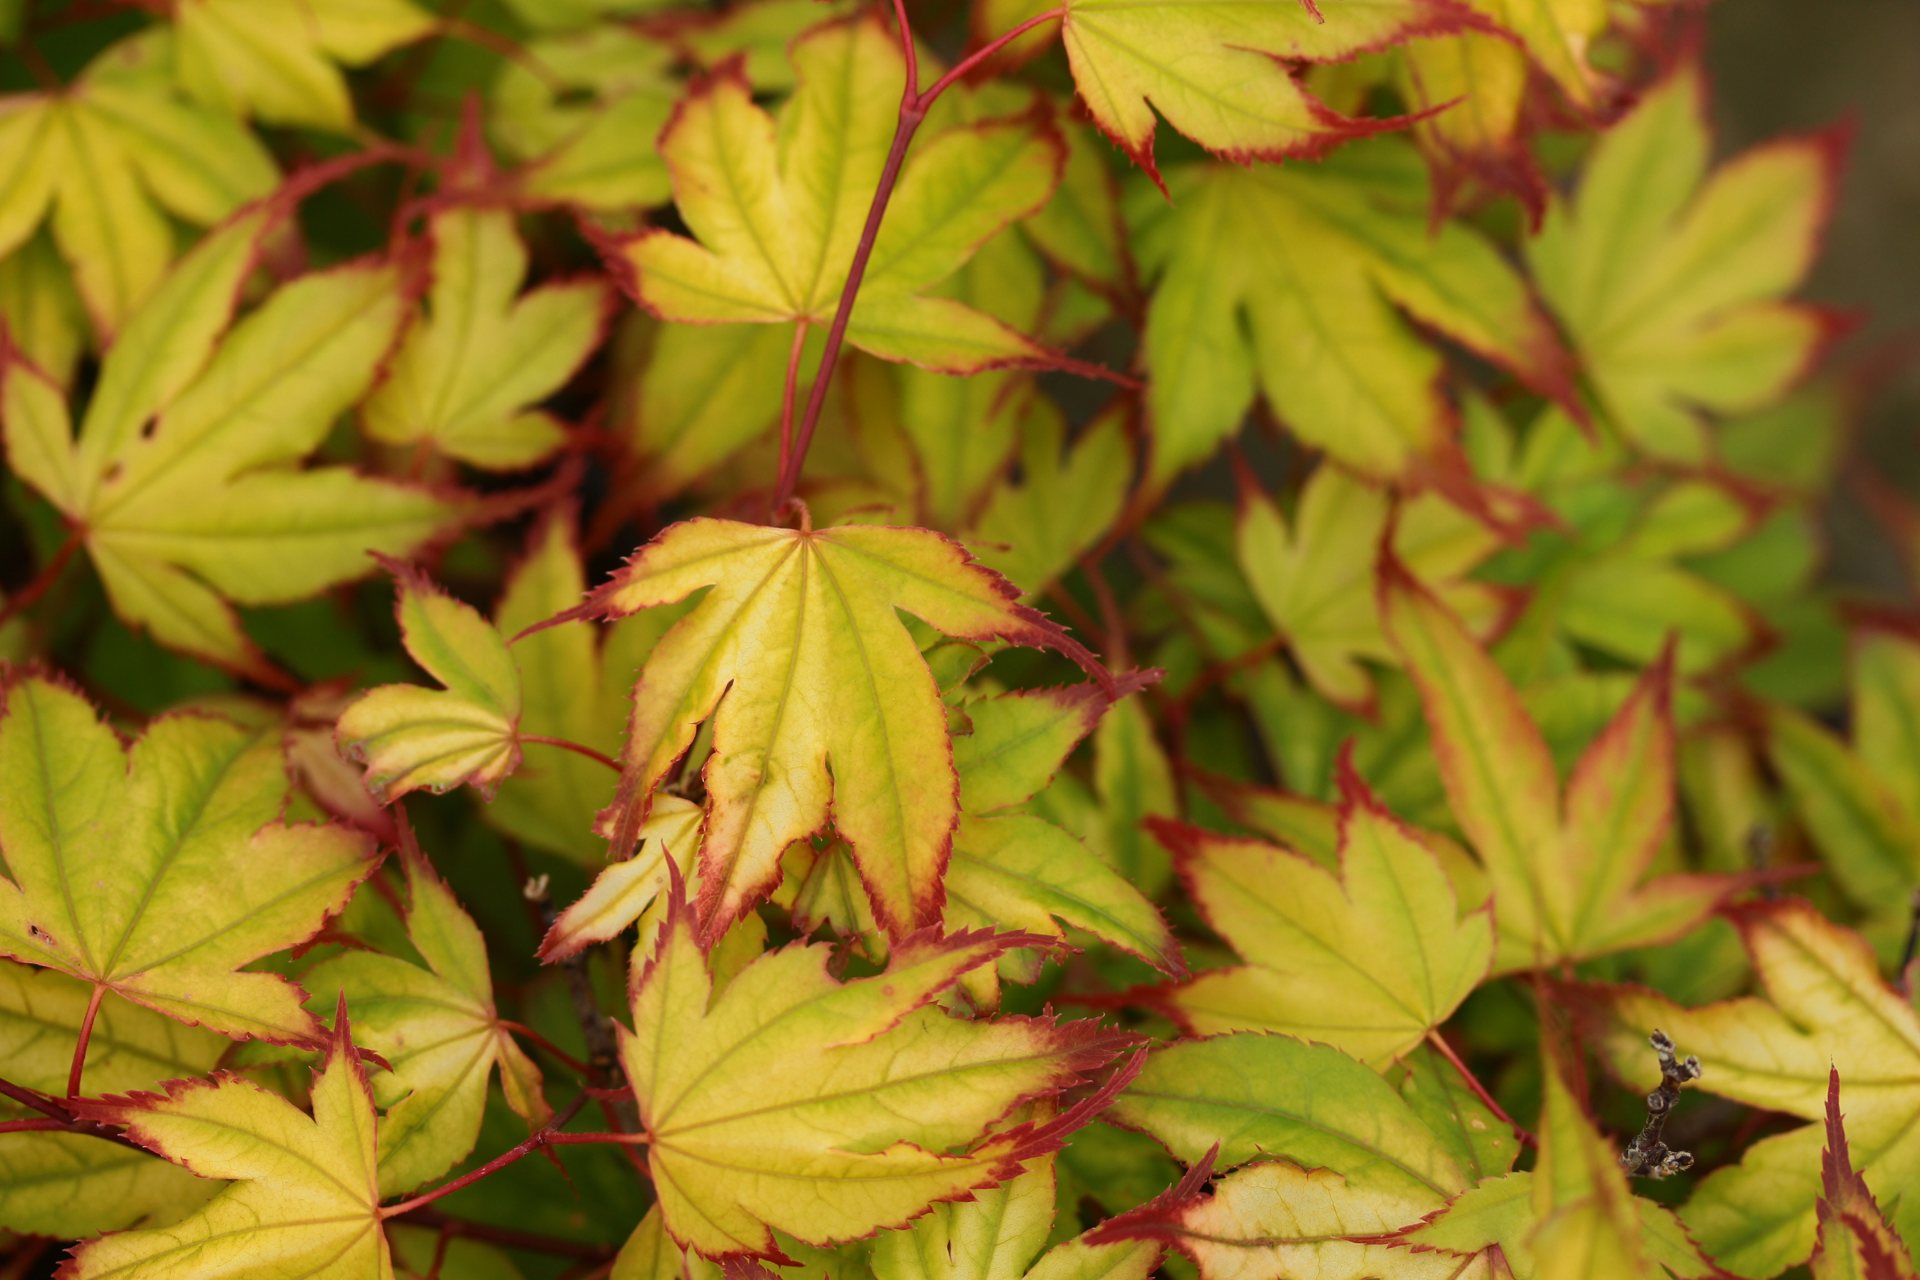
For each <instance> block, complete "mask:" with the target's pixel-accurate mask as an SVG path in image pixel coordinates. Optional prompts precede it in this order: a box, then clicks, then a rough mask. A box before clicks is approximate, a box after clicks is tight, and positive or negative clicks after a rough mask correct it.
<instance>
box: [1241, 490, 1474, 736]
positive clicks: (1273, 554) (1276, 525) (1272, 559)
mask: <svg viewBox="0 0 1920 1280" xmlns="http://www.w3.org/2000/svg"><path fill="white" fill-rule="evenodd" d="M1390 518H1391V520H1392V529H1393V549H1394V553H1395V554H1396V555H1397V556H1398V557H1399V559H1400V561H1401V563H1402V564H1403V565H1405V566H1406V568H1407V570H1408V571H1409V572H1410V573H1412V574H1414V575H1415V576H1416V577H1418V578H1420V580H1421V581H1423V582H1425V583H1427V584H1428V585H1429V587H1430V589H1432V590H1435V591H1437V592H1439V593H1441V594H1442V595H1443V596H1444V597H1445V598H1446V599H1447V600H1448V602H1449V603H1450V604H1451V605H1452V607H1453V608H1454V610H1455V611H1456V612H1457V613H1459V614H1461V615H1462V616H1463V617H1466V618H1468V619H1470V621H1471V624H1472V625H1473V627H1474V630H1475V631H1476V632H1484V631H1485V630H1487V629H1489V628H1490V627H1491V625H1492V624H1494V623H1495V622H1496V621H1497V620H1498V618H1499V616H1500V614H1501V613H1502V612H1503V609H1502V602H1501V600H1500V598H1499V596H1498V595H1497V594H1496V593H1494V592H1493V591H1492V590H1491V589H1489V588H1488V587H1486V586H1485V585H1484V584H1481V583H1476V582H1472V581H1469V580H1467V575H1468V574H1469V573H1471V572H1472V571H1473V569H1474V568H1475V567H1476V566H1477V565H1478V564H1479V563H1480V562H1481V561H1482V560H1484V559H1485V558H1486V557H1487V556H1488V555H1490V554H1491V553H1492V552H1493V551H1494V550H1495V549H1496V547H1497V546H1498V545H1499V539H1498V536H1497V535H1496V534H1494V533H1493V532H1492V531H1491V530H1490V529H1488V528H1487V527H1486V526H1485V525H1484V524H1482V523H1481V522H1480V521H1479V520H1477V519H1475V518H1474V517H1473V516H1470V515H1468V514H1467V513H1466V512H1464V511H1462V510H1460V508H1458V507H1456V506H1454V505H1452V504H1451V503H1449V502H1447V501H1446V500H1444V499H1442V498H1439V497H1436V496H1433V495H1426V494H1423V495H1421V496H1419V497H1416V498H1412V499H1410V500H1408V501H1406V502H1404V503H1402V504H1401V505H1400V507H1399V509H1398V510H1397V511H1395V510H1394V509H1393V508H1392V506H1391V503H1390V501H1389V499H1388V496H1387V494H1386V493H1385V492H1384V491H1383V490H1381V489H1379V488H1377V487H1375V486H1373V485H1370V484H1368V483H1367V482H1365V481H1363V480H1360V479H1357V478H1355V477H1354V476H1352V475H1349V474H1348V473H1347V472H1345V471H1342V470H1341V469H1339V468H1338V467H1333V466H1324V465H1323V466H1320V467H1316V468H1315V469H1314V471H1313V474H1312V475H1311V476H1309V477H1308V478H1307V481H1306V483H1305V485H1303V486H1302V488H1301V492H1300V502H1299V507H1298V509H1297V511H1296V512H1295V516H1294V522H1295V523H1294V527H1292V528H1289V527H1288V522H1287V519H1286V517H1284V516H1283V515H1281V513H1280V510H1279V508H1278V507H1276V506H1275V505H1274V504H1273V503H1272V502H1271V501H1269V500H1268V499H1267V497H1266V496H1265V495H1264V494H1262V493H1260V492H1258V491H1257V490H1254V491H1251V492H1243V493H1242V495H1241V502H1240V518H1239V522H1238V529H1237V532H1238V538H1237V540H1236V552H1237V557H1238V560H1239V563H1240V569H1241V572H1242V573H1244V574H1246V577H1247V583H1248V585H1249V586H1250V587H1252V589H1253V595H1254V598H1255V599H1257V600H1258V601H1259V602H1260V607H1261V609H1262V610H1263V611H1264V612H1265V613H1266V615H1267V619H1268V621H1269V622H1271V623H1272V624H1273V627H1274V629H1275V630H1276V631H1278V632H1279V633H1280V634H1281V635H1282V636H1284V637H1286V640H1287V647H1288V650H1289V651H1290V652H1291V653H1292V654H1293V658H1294V661H1295V662H1297V663H1298V664H1299V665H1300V668H1301V671H1302V673H1303V674H1304V675H1305V676H1306V678H1307V681H1308V682H1309V683H1310V684H1312V685H1313V687H1314V689H1315V690H1316V691H1318V692H1319V693H1320V694H1321V696H1323V697H1325V698H1326V699H1327V700H1328V701H1330V702H1334V703H1338V704H1340V705H1343V706H1348V707H1354V708H1358V709H1362V710H1364V709H1366V708H1367V707H1368V706H1369V705H1370V704H1371V702H1372V700H1373V682H1372V680H1371V679H1370V678H1369V677H1368V675H1367V672H1366V669H1365V668H1364V667H1363V666H1362V665H1361V660H1362V659H1373V660H1375V661H1382V662H1391V661H1392V660H1393V657H1394V654H1393V648H1392V646H1391V645H1389V644H1388V643H1387V637H1386V634H1385V632H1383V631H1382V630H1381V626H1380V608H1379V603H1378V600H1377V599H1376V593H1375V591H1374V590H1373V587H1374V583H1375V569H1376V564H1377V562H1378V559H1379V556H1378V551H1379V548H1380V544H1381V540H1382V538H1384V537H1385V536H1386V534H1387V531H1388V525H1389V520H1390Z"/></svg>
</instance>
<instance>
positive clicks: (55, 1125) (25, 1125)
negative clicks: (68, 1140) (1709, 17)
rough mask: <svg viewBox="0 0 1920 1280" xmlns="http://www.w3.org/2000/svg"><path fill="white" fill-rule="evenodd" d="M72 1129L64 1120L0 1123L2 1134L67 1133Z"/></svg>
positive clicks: (7, 1121)
mask: <svg viewBox="0 0 1920 1280" xmlns="http://www.w3.org/2000/svg"><path fill="white" fill-rule="evenodd" d="M72 1127H73V1126H72V1125H70V1124H68V1123H67V1122H66V1121H64V1120H5V1121H0V1133H65V1132H67V1131H68V1130H69V1129H71V1128H72Z"/></svg>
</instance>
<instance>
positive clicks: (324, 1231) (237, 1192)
mask: <svg viewBox="0 0 1920 1280" xmlns="http://www.w3.org/2000/svg"><path fill="white" fill-rule="evenodd" d="M83 1110H84V1114H85V1115H86V1117H87V1118H88V1119H92V1120H95V1121H99V1122H101V1123H105V1124H120V1125H125V1126H127V1136H128V1137H129V1138H131V1139H132V1140H133V1141H135V1142H137V1143H139V1144H140V1145H141V1146H143V1147H146V1148H148V1149H149V1150H151V1151H154V1152H156V1153H158V1154H160V1155H163V1156H165V1157H166V1158H167V1159H169V1160H172V1161H173V1162H174V1163H176V1164H179V1165H182V1166H184V1167H186V1168H190V1169H192V1170H193V1171H194V1172H195V1173H197V1174H199V1175H200V1176H201V1177H203V1178H219V1179H223V1180H227V1181H230V1182H231V1183H232V1185H231V1186H229V1187H227V1188H226V1190H224V1191H222V1192H220V1194H218V1195H216V1196H215V1197H214V1198H213V1199H212V1200H211V1201H209V1202H208V1204H207V1205H206V1207H205V1208H203V1209H201V1210H199V1211H198V1212H196V1213H193V1214H191V1215H190V1216H188V1217H186V1218H183V1219H181V1220H180V1221H178V1222H176V1223H173V1224H171V1225H168V1226H164V1227H154V1228H150V1229H147V1230H143V1231H127V1232H122V1233H120V1234H118V1235H109V1236H101V1237H99V1238H98V1239H94V1240H89V1241H87V1242H86V1243H85V1244H82V1245H81V1246H80V1247H79V1248H78V1249H77V1250H76V1251H75V1252H74V1255H73V1258H72V1260H71V1261H69V1262H68V1263H67V1264H66V1266H65V1267H64V1268H63V1270H65V1271H66V1272H67V1273H68V1274H69V1275H70V1276H71V1277H73V1280H104V1278H105V1277H109V1276H110V1277H113V1280H170V1278H171V1277H175V1276H178V1275H180V1274H181V1268H182V1267H183V1266H184V1267H191V1268H192V1269H193V1271H194V1272H195V1273H196V1274H199V1275H219V1276H226V1277H230V1278H231V1280H274V1278H275V1277H282V1276H288V1275H301V1274H306V1275H321V1274H327V1275H336V1276H346V1275H356V1276H368V1277H372V1278H373V1280H391V1278H392V1276H393V1261H392V1258H391V1256H390V1254H389V1251H388V1248H387V1239H386V1235H385V1234H384V1233H383V1232H382V1231H381V1229H380V1218H379V1213H380V1193H379V1189H378V1187H377V1185H376V1178H377V1170H376V1160H375V1155H374V1144H375V1127H376V1126H375V1119H374V1110H373V1094H372V1091H371V1090H370V1089H369V1088H368V1086H367V1077H366V1074H365V1072H363V1071H362V1070H361V1068H360V1064H359V1061H358V1059H357V1058H356V1057H355V1055H354V1048H353V1044H352V1041H351V1040H350V1039H349V1038H348V1031H347V1020H346V1018H345V1017H344V1016H342V1017H339V1018H337V1019H336V1020H335V1026H334V1035H333V1039H332V1040H331V1041H330V1042H329V1046H328V1049H327V1056H326V1059H325V1061H324V1062H323V1064H322V1066H321V1069H320V1072H319V1074H318V1075H316V1076H315V1077H314V1082H313V1115H312V1117H311V1118H309V1117H308V1116H306V1115H305V1114H304V1113H302V1112H301V1111H299V1110H298V1109H297V1108H295V1107H294V1105H293V1104H292V1103H290V1102H288V1101H287V1100H286V1099H285V1098H282V1097H281V1096H280V1095H279V1094H277V1093H273V1092H270V1091H268V1090H266V1089H263V1088H261V1087H260V1086H259V1085H257V1084H253V1083H251V1082H250V1081H247V1080H243V1079H241V1078H240V1077H238V1076H232V1075H227V1074H224V1073H222V1074H219V1075H215V1076H213V1077H211V1078H209V1079H205V1080H177V1081H174V1082H173V1083H172V1084H170V1085H168V1086H167V1090H166V1092H165V1093H164V1094H152V1093H141V1094H135V1095H133V1096H132V1097H128V1098H116V1099H107V1100H105V1101H101V1102H91V1103H87V1104H85V1106H84V1109H83Z"/></svg>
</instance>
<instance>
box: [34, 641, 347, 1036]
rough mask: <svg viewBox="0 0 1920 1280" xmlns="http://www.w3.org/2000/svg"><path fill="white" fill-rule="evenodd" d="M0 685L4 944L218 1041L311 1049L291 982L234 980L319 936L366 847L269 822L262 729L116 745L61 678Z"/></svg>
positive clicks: (226, 725) (186, 726)
mask: <svg viewBox="0 0 1920 1280" xmlns="http://www.w3.org/2000/svg"><path fill="white" fill-rule="evenodd" d="M4 692H5V705H4V709H3V710H0V776H4V777H5V778H6V779H7V786H6V788H5V790H4V791H0V854H4V855H5V858H6V866H7V870H8V871H9V872H10V873H11V875H12V879H11V880H7V879H0V951H4V952H5V954H7V955H11V956H13V957H14V958H16V959H19V960H23V961H25V962H27V963H28V964H33V965H39V966H43V967H45V968H49V969H58V970H60V971H61V972H63V973H67V974H71V975H72V976H73V977H76V978H79V979H81V980H82V981H85V982H89V983H92V984H95V985H96V986H98V987H100V988H102V989H103V990H105V991H109V992H112V993H113V994H115V995H117V996H120V997H122V998H124V999H128V1000H132V1001H134V1002H135V1003H137V1004H144V1005H146V1006H147V1007H149V1008H151V1009H156V1010H158V1011H159V1012H161V1013H164V1014H167V1015H169V1016H170V1017H174V1018H178V1019H180V1020H181V1021H183V1022H188V1023H195V1024H198V1025H201V1026H205V1027H208V1028H210V1029H212V1030H215V1031H219V1032H221V1033H223V1034H225V1035H229V1036H234V1037H247V1036H257V1037H261V1038H264V1039H270V1040H280V1041H308V1042H311V1041H314V1040H317V1039H318V1038H319V1036H320V1034H321V1032H322V1030H323V1028H322V1027H321V1025H320V1024H319V1022H317V1021H316V1020H315V1019H314V1018H313V1016H312V1015H311V1014H309V1013H308V1012H307V1011H306V1010H305V1009H304V1008H302V1007H301V998H300V992H299V990H298V988H296V987H294V986H293V985H292V984H291V983H289V982H288V981H287V980H286V979H284V978H282V977H280V976H279V975H278V974H273V973H252V972H246V973H243V972H236V970H238V969H239V968H240V967H241V966H243V965H246V964H248V963H250V962H251V961H254V960H257V959H259V958H260V957H262V956H265V955H269V954H271V953H273V952H276V951H282V950H285V949H286V948H288V947H291V946H294V945H295V944H297V943H300V942H302V941H304V940H306V939H307V938H309V937H311V936H312V935H313V934H315V933H316V932H318V931H319V929H320V927H321V926H322V925H323V924H324V923H325V922H326V920H327V918H328V917H329V916H330V915H332V914H334V913H335V912H337V911H339V910H340V909H341V908H342V907H343V906H345V905H346V901H347V898H348V897H349V895H351V894H352V892H353V888H354V886H355V885H357V884H358V883H359V882H360V881H361V880H362V879H363V878H364V877H366V876H367V875H368V873H369V872H371V871H372V869H373V866H374V850H373V847H372V843H371V841H369V840H367V839H366V838H365V837H364V836H362V835H360V834H358V833H356V832H352V831H349V830H347V829H346V828H344V827H338V826H313V825H310V824H297V825H288V824H286V823H283V822H281V821H279V818H280V814H281V812H282V809H283V806H284V805H285V803H286V799H287V790H288V788H287V779H286V775H285V772H284V770H283V766H282V763H281V755H280V744H279V742H278V741H277V739H276V737H275V736H274V734H273V733H272V732H271V730H270V729H269V728H263V727H256V728H247V727H243V726H241V725H239V724H235V723H233V722H232V721H229V720H223V719H220V718H217V717H214V716H210V715H202V714H196V713H191V712H182V713H178V714H174V715H168V716H162V717H161V718H159V719H158V720H155V721H153V722H152V724H150V725H149V726H148V728H147V731H146V734H145V735H144V736H143V737H142V738H141V739H140V740H139V741H138V742H137V743H135V744H134V746H133V748H132V751H131V752H128V751H126V750H125V749H123V748H122V747H121V745H120V741H119V739H118V738H116V737H115V736H114V732H113V730H112V729H111V728H109V727H108V726H107V725H105V724H104V723H102V722H101V721H100V720H98V719H96V718H95V716H94V712H93V708H92V707H90V706H89V705H87V702H86V700H85V699H84V698H82V697H81V696H80V695H79V694H77V693H75V692H74V691H73V690H72V689H70V688H68V687H67V686H65V685H63V684H60V683H58V682H56V681H54V680H52V679H49V678H47V677H44V676H37V675H28V676H19V677H16V678H14V679H13V680H12V681H10V682H9V683H8V684H7V686H6V688H5V690H4Z"/></svg>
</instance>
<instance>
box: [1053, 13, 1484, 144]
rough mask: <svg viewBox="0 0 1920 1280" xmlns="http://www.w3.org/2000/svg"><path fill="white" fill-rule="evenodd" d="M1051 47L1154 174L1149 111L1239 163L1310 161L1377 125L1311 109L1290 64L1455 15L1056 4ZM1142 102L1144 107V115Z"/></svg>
mask: <svg viewBox="0 0 1920 1280" xmlns="http://www.w3.org/2000/svg"><path fill="white" fill-rule="evenodd" d="M1065 8H1066V16H1065V18H1064V19H1063V21H1062V25H1061V32H1060V38H1061V40H1062V42H1063V43H1064V44H1065V45H1066V48H1067V63H1068V65H1069V66H1070V67H1072V69H1073V79H1074V83H1075V85H1076V86H1078V88H1079V90H1080V97H1081V99H1082V101H1084V102H1085V103H1086V104H1087V110H1088V111H1089V112H1090V113H1091V114H1092V115H1093V119H1094V122H1095V123H1096V124H1098V125H1099V126H1100V128H1101V130H1102V132H1104V133H1105V134H1106V135H1107V136H1108V137H1109V138H1111V139H1113V141H1114V142H1116V143H1118V144H1119V145H1120V146H1121V147H1122V148H1123V149H1124V150H1125V151H1126V153H1127V154H1128V155H1129V156H1131V157H1132V158H1133V161H1134V163H1135V164H1138V165H1139V166H1140V167H1141V168H1143V169H1145V170H1146V171H1147V172H1148V173H1149V174H1153V173H1154V172H1155V170H1154V164H1153V129H1154V112H1155V111H1156V110H1157V111H1158V112H1159V113H1160V114H1161V115H1162V116H1165V117H1166V120H1167V123H1169V124H1171V125H1172V126H1173V127H1174V128H1176V129H1178V130H1179V131H1180V132H1181V133H1184V134H1185V135H1187V136H1188V137H1189V138H1192V139H1193V140H1194V141H1195V142H1198V143H1200V144H1201V145H1202V146H1204V147H1206V148H1207V149H1208V150H1210V151H1213V152H1216V153H1217V154H1219V155H1221V156H1223V157H1225V158H1227V159H1230V160H1237V161H1241V162H1246V161H1250V160H1277V159H1280V158H1281V157H1283V156H1313V155H1319V154H1321V153H1322V152H1324V151H1326V150H1327V149H1328V148H1329V147H1330V146H1332V145H1333V144H1335V143H1337V142H1340V141H1342V140H1345V139H1348V138H1353V137H1357V136H1360V135H1362V134H1366V133H1371V132H1373V131H1375V130H1376V129H1378V128H1379V126H1378V125H1377V124H1374V123H1372V122H1368V121H1361V120H1351V119H1348V118H1346V117H1344V116H1342V115H1340V114H1339V113H1337V112H1335V111H1333V110H1331V109H1330V108H1328V107H1327V106H1326V105H1325V104H1324V103H1321V102H1319V101H1318V100H1316V99H1315V98H1314V97H1313V96H1312V95H1311V94H1309V93H1308V92H1307V91H1306V90H1305V89H1304V88H1303V87H1302V86H1301V85H1300V83H1299V82H1298V81H1297V80H1295V79H1294V78H1293V76H1292V75H1291V74H1290V73H1289V72H1288V70H1287V67H1286V65H1285V64H1287V63H1289V62H1339V61H1343V60H1345V59H1347V58H1351V57H1353V56H1354V55H1356V54H1359V53H1363V52H1365V51H1367V50H1369V49H1377V48H1380V47H1382V46H1383V45H1387V44H1391V43H1394V42H1396V41H1398V40H1400V39H1403V38H1405V37H1407V36H1410V35H1415V34H1421V33H1431V32H1435V31H1444V30H1448V29H1451V28H1454V27H1456V26H1458V25H1459V23H1460V16H1459V14H1458V13H1457V12H1456V11H1454V10H1452V9H1450V8H1449V7H1447V6H1445V5H1442V4H1439V3H1434V2H1433V0H1380V2H1379V3H1371V4H1366V5H1349V4H1330V5H1328V6H1327V8H1326V10H1325V12H1324V14H1323V13H1322V12H1321V11H1320V10H1319V9H1318V8H1316V7H1315V6H1313V5H1310V4H1298V3H1293V2H1291V0H1283V2H1282V3H1277V4H1276V3H1266V2H1265V0H1145V2H1144V3H1141V2H1130V0H1067V4H1066V6H1065ZM1149 103H1151V104H1152V105H1151V106H1149Z"/></svg>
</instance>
